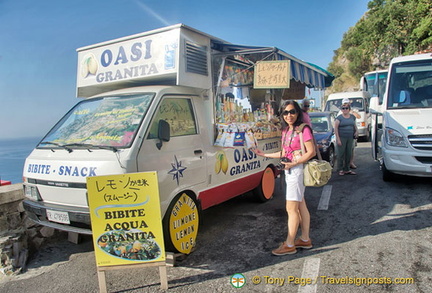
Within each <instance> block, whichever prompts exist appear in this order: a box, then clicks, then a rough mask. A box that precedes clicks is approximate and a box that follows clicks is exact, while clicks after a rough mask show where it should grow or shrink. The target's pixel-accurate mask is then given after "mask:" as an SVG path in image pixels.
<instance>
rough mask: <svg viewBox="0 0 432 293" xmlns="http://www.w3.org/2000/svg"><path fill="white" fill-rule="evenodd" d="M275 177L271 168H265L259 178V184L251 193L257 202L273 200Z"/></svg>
mask: <svg viewBox="0 0 432 293" xmlns="http://www.w3.org/2000/svg"><path fill="white" fill-rule="evenodd" d="M275 183H276V177H275V173H274V171H273V168H272V167H270V166H267V168H266V169H265V170H264V172H263V175H262V177H261V181H260V184H259V185H258V186H257V187H255V188H254V189H253V190H252V192H253V194H254V196H255V198H256V199H257V200H258V201H259V202H266V201H269V200H270V199H272V198H273V193H274V190H275Z"/></svg>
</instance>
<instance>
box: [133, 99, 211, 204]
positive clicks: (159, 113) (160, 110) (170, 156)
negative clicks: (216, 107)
mask: <svg viewBox="0 0 432 293" xmlns="http://www.w3.org/2000/svg"><path fill="white" fill-rule="evenodd" d="M194 102H199V101H196V100H195V101H194V97H192V96H187V97H185V96H177V95H176V96H174V95H172V96H169V95H167V96H164V97H163V98H162V99H161V101H160V103H159V105H158V107H157V109H156V112H155V113H154V115H153V118H152V122H151V124H150V128H149V131H148V132H147V134H146V137H145V139H144V142H143V145H142V147H141V150H140V152H139V155H138V162H137V165H138V170H139V171H150V170H152V171H157V172H158V179H159V193H160V197H161V202H162V203H165V205H168V204H169V202H168V200H169V199H168V198H164V197H168V196H169V195H170V194H172V193H173V192H175V191H176V190H185V189H186V188H188V187H189V186H196V185H197V184H200V183H204V182H205V180H206V176H207V169H206V157H205V156H206V153H205V151H204V145H203V141H202V137H201V136H200V133H199V125H198V124H199V123H198V120H197V116H196V113H195V108H196V107H194ZM159 120H165V121H166V122H168V124H169V125H170V140H169V141H165V142H162V147H161V148H160V149H158V147H157V144H158V143H159V139H158V126H159Z"/></svg>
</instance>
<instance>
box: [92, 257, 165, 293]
mask: <svg viewBox="0 0 432 293" xmlns="http://www.w3.org/2000/svg"><path fill="white" fill-rule="evenodd" d="M156 266H158V267H159V277H160V283H161V289H163V290H167V289H168V276H167V269H166V267H167V264H166V262H164V261H158V262H151V263H142V264H133V265H117V266H105V267H97V273H98V279H99V292H100V293H106V292H107V286H106V278H105V271H114V270H121V269H133V268H146V267H156Z"/></svg>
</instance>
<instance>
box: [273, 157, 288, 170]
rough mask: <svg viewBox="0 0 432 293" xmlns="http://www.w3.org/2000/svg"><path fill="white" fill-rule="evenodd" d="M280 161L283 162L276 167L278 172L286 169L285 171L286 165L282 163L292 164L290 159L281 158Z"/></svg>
mask: <svg viewBox="0 0 432 293" xmlns="http://www.w3.org/2000/svg"><path fill="white" fill-rule="evenodd" d="M280 161H281V162H280V163H279V164H277V165H276V169H278V170H284V169H285V165H284V164H282V162H284V163H289V162H291V160H290V159H288V158H281V160H280Z"/></svg>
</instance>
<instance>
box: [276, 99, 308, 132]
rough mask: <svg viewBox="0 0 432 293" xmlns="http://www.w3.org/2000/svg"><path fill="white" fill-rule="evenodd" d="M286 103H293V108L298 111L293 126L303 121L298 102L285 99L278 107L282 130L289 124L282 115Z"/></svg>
mask: <svg viewBox="0 0 432 293" xmlns="http://www.w3.org/2000/svg"><path fill="white" fill-rule="evenodd" d="M288 105H293V106H294V109H295V110H296V111H297V113H298V116H297V120H296V121H295V122H294V127H295V126H299V125H300V124H302V123H303V111H302V109H301V108H300V106H299V104H298V103H297V102H296V101H293V100H286V101H285V102H283V103H282V104H281V106H280V109H279V113H280V121H281V126H282V130H285V129H286V128H287V127H288V126H289V125H288V123H286V122H285V119H284V118H283V116H282V113H283V111H285V108H286V107H287V106H288Z"/></svg>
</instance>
